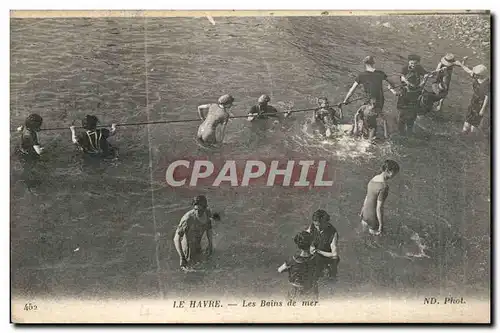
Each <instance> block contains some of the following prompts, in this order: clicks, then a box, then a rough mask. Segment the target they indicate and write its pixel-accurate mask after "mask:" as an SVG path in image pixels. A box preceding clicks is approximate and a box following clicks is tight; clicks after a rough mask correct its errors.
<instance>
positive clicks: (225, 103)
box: [198, 95, 234, 145]
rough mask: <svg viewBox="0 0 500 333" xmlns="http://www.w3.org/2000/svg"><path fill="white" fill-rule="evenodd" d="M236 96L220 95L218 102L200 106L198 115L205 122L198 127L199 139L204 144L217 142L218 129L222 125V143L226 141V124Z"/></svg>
mask: <svg viewBox="0 0 500 333" xmlns="http://www.w3.org/2000/svg"><path fill="white" fill-rule="evenodd" d="M233 102H234V98H233V96H231V95H223V96H221V97H219V99H218V101H217V104H215V103H212V104H203V105H200V106H198V115H199V117H200V119H201V120H203V123H202V124H201V125H200V127H199V128H198V141H200V143H202V144H208V145H213V144H216V143H217V136H216V131H217V128H218V126H219V125H222V133H221V135H220V143H222V142H223V141H224V135H225V132H226V126H227V123H228V121H229V117H230V113H229V109H230V108H231V106H232V105H233Z"/></svg>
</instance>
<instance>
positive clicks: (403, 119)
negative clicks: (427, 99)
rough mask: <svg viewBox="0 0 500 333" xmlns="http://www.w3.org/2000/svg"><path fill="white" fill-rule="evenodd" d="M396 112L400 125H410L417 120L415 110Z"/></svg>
mask: <svg viewBox="0 0 500 333" xmlns="http://www.w3.org/2000/svg"><path fill="white" fill-rule="evenodd" d="M398 112H399V115H398V121H399V122H400V123H405V124H406V123H412V122H414V121H415V120H416V119H417V109H400V110H398Z"/></svg>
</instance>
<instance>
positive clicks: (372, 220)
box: [359, 160, 399, 235]
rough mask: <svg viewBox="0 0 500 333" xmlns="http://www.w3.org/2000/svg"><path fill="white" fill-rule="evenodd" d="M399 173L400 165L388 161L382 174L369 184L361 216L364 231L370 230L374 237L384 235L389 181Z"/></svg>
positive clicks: (383, 167)
mask: <svg viewBox="0 0 500 333" xmlns="http://www.w3.org/2000/svg"><path fill="white" fill-rule="evenodd" d="M398 173H399V164H398V163H397V162H395V161H393V160H386V161H385V162H384V165H383V166H382V172H381V173H380V174H378V175H376V176H375V177H373V178H372V179H371V180H370V182H369V183H368V187H367V191H366V197H365V201H364V202H363V207H362V208H361V212H360V214H359V215H360V216H361V225H362V227H363V231H366V230H368V231H369V232H370V234H372V235H380V234H382V232H383V230H384V222H385V220H384V204H385V200H386V199H387V196H388V195H389V186H388V185H387V181H388V180H389V179H391V178H393V177H394V176H396V175H397V174H398Z"/></svg>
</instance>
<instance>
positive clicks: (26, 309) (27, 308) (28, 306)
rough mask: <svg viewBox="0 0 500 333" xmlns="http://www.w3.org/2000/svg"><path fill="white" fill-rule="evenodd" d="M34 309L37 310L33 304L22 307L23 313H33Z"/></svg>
mask: <svg viewBox="0 0 500 333" xmlns="http://www.w3.org/2000/svg"><path fill="white" fill-rule="evenodd" d="M36 309H37V306H36V305H35V304H31V303H26V304H25V305H24V311H33V310H36Z"/></svg>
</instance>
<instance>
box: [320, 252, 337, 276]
mask: <svg viewBox="0 0 500 333" xmlns="http://www.w3.org/2000/svg"><path fill="white" fill-rule="evenodd" d="M339 262H340V258H335V259H332V258H325V257H319V259H318V266H317V270H318V277H323V276H324V274H325V270H326V274H327V276H328V277H329V278H337V268H338V266H339Z"/></svg>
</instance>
